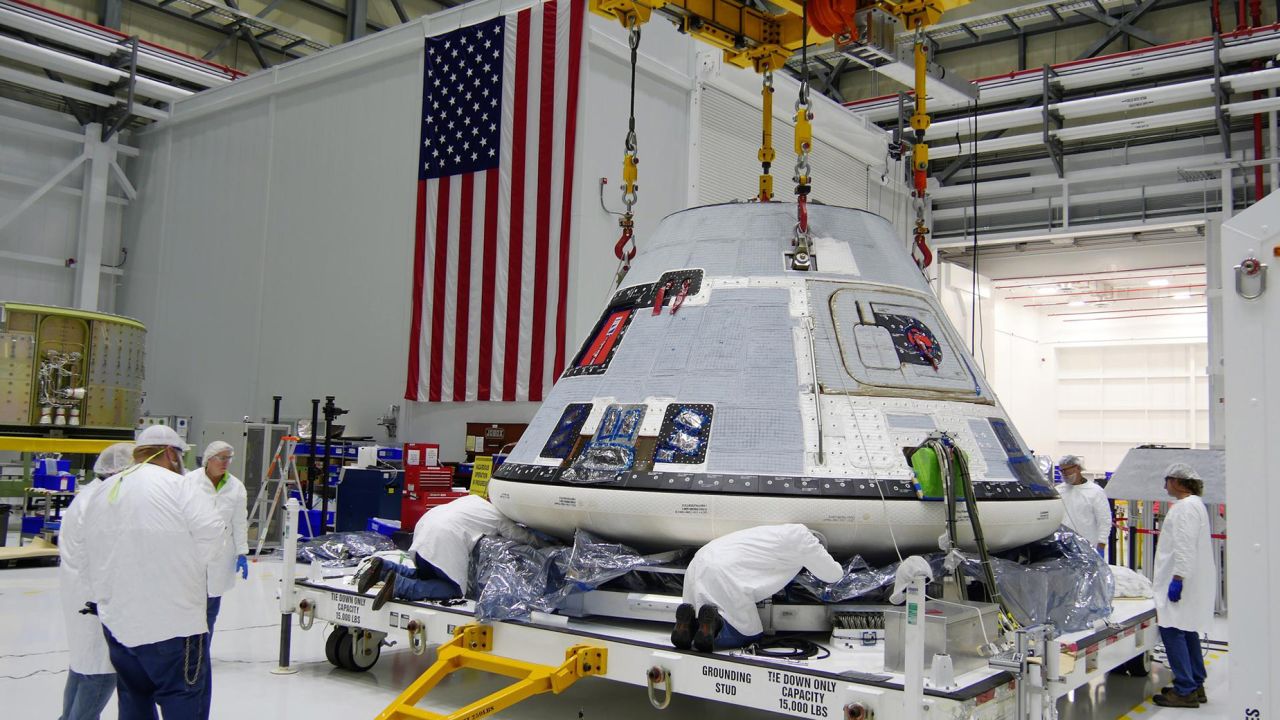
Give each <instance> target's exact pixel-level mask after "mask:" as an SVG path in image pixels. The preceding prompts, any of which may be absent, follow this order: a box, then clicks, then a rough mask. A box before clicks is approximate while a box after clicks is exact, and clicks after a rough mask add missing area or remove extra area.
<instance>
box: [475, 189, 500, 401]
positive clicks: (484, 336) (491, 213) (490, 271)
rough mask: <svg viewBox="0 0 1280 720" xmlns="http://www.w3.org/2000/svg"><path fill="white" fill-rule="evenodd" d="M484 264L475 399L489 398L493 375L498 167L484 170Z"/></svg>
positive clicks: (481, 279)
mask: <svg viewBox="0 0 1280 720" xmlns="http://www.w3.org/2000/svg"><path fill="white" fill-rule="evenodd" d="M484 175H485V185H484V187H485V190H484V203H485V205H484V261H483V262H484V265H483V266H482V267H481V275H480V359H479V362H478V363H477V364H478V366H479V367H478V369H477V372H478V373H479V377H478V378H476V399H477V400H488V399H489V381H490V378H491V377H492V375H493V290H494V288H493V285H494V279H495V278H494V269H495V268H496V267H497V264H498V259H497V255H498V178H499V175H498V171H497V170H486V171H485V174H484Z"/></svg>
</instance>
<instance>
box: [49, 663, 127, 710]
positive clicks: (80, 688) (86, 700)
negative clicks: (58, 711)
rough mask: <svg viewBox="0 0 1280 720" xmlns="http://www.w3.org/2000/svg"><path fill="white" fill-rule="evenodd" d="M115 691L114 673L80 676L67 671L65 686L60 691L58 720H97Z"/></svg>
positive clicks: (73, 671) (74, 672) (72, 671)
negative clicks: (60, 712) (60, 706)
mask: <svg viewBox="0 0 1280 720" xmlns="http://www.w3.org/2000/svg"><path fill="white" fill-rule="evenodd" d="M115 691H116V674H115V673H102V674H101V675H81V674H80V673H78V672H76V671H75V670H68V671H67V685H66V687H65V688H64V689H63V690H62V718H61V719H60V720H98V717H99V716H100V715H102V709H103V708H105V707H106V706H107V702H108V701H110V700H111V693H113V692H115Z"/></svg>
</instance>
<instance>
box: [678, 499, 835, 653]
mask: <svg viewBox="0 0 1280 720" xmlns="http://www.w3.org/2000/svg"><path fill="white" fill-rule="evenodd" d="M804 568H808V569H809V572H811V573H813V574H814V576H816V577H817V578H818V579H819V580H821V581H822V582H825V583H833V582H836V581H837V580H839V579H840V578H842V577H844V569H843V568H841V567H840V563H838V562H836V561H835V558H832V557H831V554H830V553H828V552H827V549H826V548H825V547H824V546H823V543H822V541H821V540H819V537H818V536H817V535H816V534H815V533H814V532H813V531H811V530H810V529H809V528H807V527H805V526H804V525H798V524H794V523H793V524H787V525H765V526H761V527H754V528H748V529H746V530H739V531H737V532H734V533H729V534H728V535H725V536H723V537H718V538H716V539H715V540H712V541H711V542H709V543H707V544H706V545H703V546H702V548H701V549H700V550H698V552H697V553H695V554H694V556H693V560H691V561H690V562H689V568H688V570H686V571H685V574H684V598H683V599H684V602H683V603H682V604H681V605H680V607H678V608H676V626H675V629H674V630H672V631H671V644H672V645H675V646H676V647H678V648H680V649H682V650H687V649H689V648H690V647H693V648H694V649H696V650H699V651H701V652H711V650H713V649H718V648H736V647H742V646H744V645H747V644H749V643H752V642H754V641H756V640H758V639H760V638H761V637H762V636H763V635H764V626H763V625H761V623H760V614H759V613H758V612H757V611H756V603H758V602H760V601H761V600H765V599H767V598H769V597H771V596H772V595H773V594H774V593H776V592H778V591H779V590H781V589H782V588H784V587H786V586H787V583H789V582H791V581H792V580H794V579H795V577H796V575H798V574H799V573H800V571H801V570H802V569H804ZM694 608H697V614H696V618H697V621H696V625H697V629H696V631H695V629H694V625H695V620H694V618H695V613H694Z"/></svg>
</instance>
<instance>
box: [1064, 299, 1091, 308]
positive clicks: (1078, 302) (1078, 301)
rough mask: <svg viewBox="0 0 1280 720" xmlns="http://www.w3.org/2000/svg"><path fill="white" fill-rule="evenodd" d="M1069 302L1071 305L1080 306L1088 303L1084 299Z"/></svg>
mask: <svg viewBox="0 0 1280 720" xmlns="http://www.w3.org/2000/svg"><path fill="white" fill-rule="evenodd" d="M1067 304H1068V305H1070V306H1071V307H1080V306H1081V305H1086V304H1087V303H1085V301H1083V300H1072V301H1071V302H1069V303H1067Z"/></svg>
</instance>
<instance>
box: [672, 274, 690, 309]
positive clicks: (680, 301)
mask: <svg viewBox="0 0 1280 720" xmlns="http://www.w3.org/2000/svg"><path fill="white" fill-rule="evenodd" d="M688 296H689V281H688V280H685V281H684V282H682V283H680V292H678V293H676V299H675V300H672V301H671V314H672V315H675V314H676V311H677V310H679V309H680V306H681V305H684V299H685V298H686V297H688Z"/></svg>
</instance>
